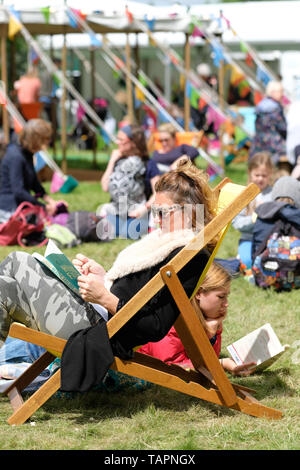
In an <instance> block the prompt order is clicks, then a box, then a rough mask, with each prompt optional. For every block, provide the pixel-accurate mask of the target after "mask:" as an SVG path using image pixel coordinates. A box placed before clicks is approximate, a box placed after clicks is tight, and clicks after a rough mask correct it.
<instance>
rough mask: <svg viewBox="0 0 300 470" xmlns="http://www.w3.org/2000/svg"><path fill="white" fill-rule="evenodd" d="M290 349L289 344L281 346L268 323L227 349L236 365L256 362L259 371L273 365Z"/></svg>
mask: <svg viewBox="0 0 300 470" xmlns="http://www.w3.org/2000/svg"><path fill="white" fill-rule="evenodd" d="M288 347H289V346H288V344H285V345H284V346H282V345H281V343H280V341H279V339H278V337H277V335H276V333H275V331H274V330H273V328H272V327H271V325H270V323H266V324H265V325H263V326H261V327H260V328H257V330H254V331H252V332H251V333H249V334H248V335H246V336H244V337H243V338H241V339H239V340H237V341H235V342H234V343H232V344H230V345H229V346H227V349H228V351H229V353H230V355H231V357H232V359H233V360H234V362H235V363H236V364H238V365H241V364H245V363H247V362H256V364H257V366H256V368H257V370H262V369H265V368H266V367H269V366H270V365H271V364H273V362H275V361H276V360H277V359H278V358H279V357H280V356H281V355H282V354H283V353H284V352H285V351H286V350H287V349H288Z"/></svg>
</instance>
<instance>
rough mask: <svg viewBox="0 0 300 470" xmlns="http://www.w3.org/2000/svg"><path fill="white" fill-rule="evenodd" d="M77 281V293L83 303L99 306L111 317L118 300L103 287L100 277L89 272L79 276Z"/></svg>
mask: <svg viewBox="0 0 300 470" xmlns="http://www.w3.org/2000/svg"><path fill="white" fill-rule="evenodd" d="M77 281H78V286H79V293H80V295H81V297H82V298H83V300H84V301H85V302H93V303H95V304H100V305H102V306H103V307H105V308H106V309H107V310H108V311H109V312H110V313H111V314H112V315H114V314H115V313H116V311H117V306H118V302H119V299H118V297H116V296H115V295H114V294H112V293H111V292H110V291H108V290H107V289H106V288H105V287H104V284H103V282H102V281H101V276H99V275H98V274H93V273H91V272H90V273H89V274H88V275H82V276H79V277H78V279H77Z"/></svg>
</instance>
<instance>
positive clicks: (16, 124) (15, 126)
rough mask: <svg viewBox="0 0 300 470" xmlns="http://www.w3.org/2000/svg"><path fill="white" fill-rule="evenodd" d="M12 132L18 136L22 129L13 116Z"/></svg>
mask: <svg viewBox="0 0 300 470" xmlns="http://www.w3.org/2000/svg"><path fill="white" fill-rule="evenodd" d="M12 119H13V123H14V130H15V133H16V134H19V133H20V132H21V130H22V129H23V125H22V124H21V123H20V122H19V121H18V119H16V118H15V117H14V116H13V118H12Z"/></svg>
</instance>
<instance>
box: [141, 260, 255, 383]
mask: <svg viewBox="0 0 300 470" xmlns="http://www.w3.org/2000/svg"><path fill="white" fill-rule="evenodd" d="M230 282H231V275H230V274H229V272H228V271H227V270H226V269H225V268H223V266H221V265H219V264H218V263H216V262H214V263H213V264H212V265H211V267H210V268H209V270H208V272H207V274H206V276H205V278H204V281H203V283H202V284H201V286H200V288H199V289H198V291H197V293H196V294H195V296H194V297H193V299H192V300H191V304H192V306H193V307H194V309H195V311H196V313H197V315H198V318H199V320H200V322H201V323H202V325H203V327H204V329H205V331H206V333H207V336H208V338H209V340H210V343H211V345H212V347H213V348H214V351H215V353H216V355H217V356H218V357H219V355H220V352H221V337H222V330H223V321H224V319H225V318H226V315H227V308H228V305H229V301H228V296H229V294H230ZM138 352H140V353H143V354H147V355H148V356H153V357H156V358H157V359H160V360H162V361H164V362H166V363H167V364H177V365H179V366H182V367H183V368H185V369H190V368H192V369H193V368H194V366H193V363H192V361H191V360H190V359H189V357H188V355H187V353H186V351H185V349H184V346H183V344H182V342H181V340H180V338H179V337H178V335H177V333H176V330H175V328H174V326H172V327H171V329H170V330H169V332H168V334H167V335H166V336H165V337H164V338H163V339H162V340H161V341H158V342H156V343H148V344H146V345H144V346H142V347H141V348H139V349H138ZM220 363H221V365H222V366H223V368H224V369H225V370H226V371H228V372H230V373H231V374H233V375H240V376H247V375H249V374H251V373H252V372H253V371H254V370H255V362H249V363H246V364H242V365H237V364H236V363H235V362H234V361H233V360H232V359H231V358H229V357H226V358H222V359H220Z"/></svg>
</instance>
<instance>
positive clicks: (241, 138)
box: [234, 126, 249, 147]
mask: <svg viewBox="0 0 300 470" xmlns="http://www.w3.org/2000/svg"><path fill="white" fill-rule="evenodd" d="M248 140H249V137H248V136H247V134H246V132H245V131H243V129H241V128H240V127H238V126H236V127H235V128H234V141H235V144H236V145H237V146H238V147H241V146H243V144H244V143H245V142H246V141H248Z"/></svg>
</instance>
